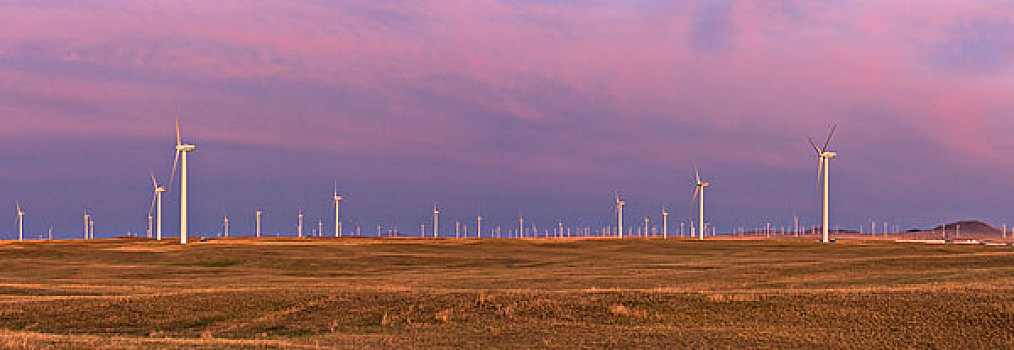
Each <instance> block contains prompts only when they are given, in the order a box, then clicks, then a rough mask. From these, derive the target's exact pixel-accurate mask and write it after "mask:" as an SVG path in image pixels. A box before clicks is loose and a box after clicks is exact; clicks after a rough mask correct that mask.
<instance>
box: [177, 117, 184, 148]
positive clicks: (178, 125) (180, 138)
mask: <svg viewBox="0 0 1014 350" xmlns="http://www.w3.org/2000/svg"><path fill="white" fill-rule="evenodd" d="M182 144H183V138H182V137H181V136H180V111H179V110H178V109H177V110H176V145H177V146H179V145H182Z"/></svg>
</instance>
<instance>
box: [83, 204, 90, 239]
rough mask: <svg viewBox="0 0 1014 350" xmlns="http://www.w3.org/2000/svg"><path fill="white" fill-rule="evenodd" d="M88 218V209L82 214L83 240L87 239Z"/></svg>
mask: <svg viewBox="0 0 1014 350" xmlns="http://www.w3.org/2000/svg"><path fill="white" fill-rule="evenodd" d="M90 218H91V215H90V214H88V209H85V212H84V239H88V220H89V219H90Z"/></svg>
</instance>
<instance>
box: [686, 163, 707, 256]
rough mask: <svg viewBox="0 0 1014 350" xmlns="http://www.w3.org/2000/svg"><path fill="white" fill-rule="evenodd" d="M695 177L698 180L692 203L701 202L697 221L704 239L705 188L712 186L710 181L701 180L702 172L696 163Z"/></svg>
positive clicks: (701, 236) (699, 231)
mask: <svg viewBox="0 0 1014 350" xmlns="http://www.w3.org/2000/svg"><path fill="white" fill-rule="evenodd" d="M694 177H695V178H696V180H697V181H696V183H695V186H694V199H693V200H691V201H690V203H691V205H692V204H693V203H694V202H698V204H700V207H699V208H700V210H699V211H698V217H697V223H698V224H699V225H701V228H700V229H698V230H697V232H698V233H700V239H701V240H704V232H705V231H704V188H705V187H708V186H711V183H710V182H703V181H701V173H700V171H698V170H697V166H696V165H694ZM698 195H699V196H700V200H698Z"/></svg>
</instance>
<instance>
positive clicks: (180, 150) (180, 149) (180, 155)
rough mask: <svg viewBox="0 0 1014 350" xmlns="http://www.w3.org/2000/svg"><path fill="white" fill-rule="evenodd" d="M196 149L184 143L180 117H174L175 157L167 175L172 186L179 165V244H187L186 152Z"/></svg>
mask: <svg viewBox="0 0 1014 350" xmlns="http://www.w3.org/2000/svg"><path fill="white" fill-rule="evenodd" d="M196 150H197V146H194V145H191V144H184V143H183V137H182V136H181V134H180V119H179V117H177V118H176V157H175V158H174V159H173V169H172V172H170V175H169V179H170V180H169V187H170V188H172V180H173V179H175V177H176V165H177V163H179V165H180V244H187V222H188V216H187V209H188V208H189V206H188V203H187V154H188V153H190V152H193V151H196Z"/></svg>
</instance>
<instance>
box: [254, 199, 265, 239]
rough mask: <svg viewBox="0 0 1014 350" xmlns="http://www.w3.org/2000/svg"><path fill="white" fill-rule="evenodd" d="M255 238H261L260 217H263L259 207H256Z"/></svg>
mask: <svg viewBox="0 0 1014 350" xmlns="http://www.w3.org/2000/svg"><path fill="white" fill-rule="evenodd" d="M256 210H257V238H260V237H261V215H264V211H263V210H261V208H260V207H257V209H256Z"/></svg>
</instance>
